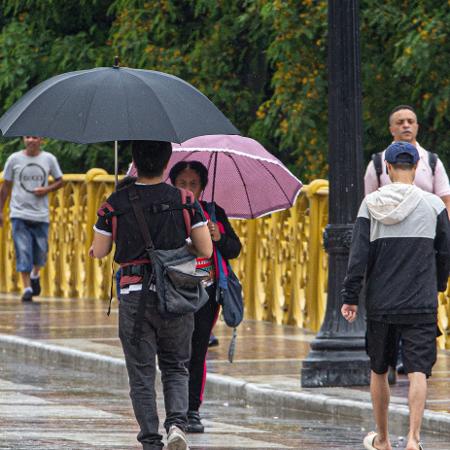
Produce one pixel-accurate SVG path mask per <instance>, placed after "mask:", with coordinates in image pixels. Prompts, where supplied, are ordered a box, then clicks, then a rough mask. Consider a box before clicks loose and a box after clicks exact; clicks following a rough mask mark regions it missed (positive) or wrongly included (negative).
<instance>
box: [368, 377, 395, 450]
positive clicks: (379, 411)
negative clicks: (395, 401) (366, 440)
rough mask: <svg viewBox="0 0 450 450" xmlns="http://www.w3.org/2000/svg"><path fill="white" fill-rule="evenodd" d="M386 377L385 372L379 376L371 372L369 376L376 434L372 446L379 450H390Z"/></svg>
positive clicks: (388, 398) (388, 392)
mask: <svg viewBox="0 0 450 450" xmlns="http://www.w3.org/2000/svg"><path fill="white" fill-rule="evenodd" d="M387 376H388V374H387V372H386V373H384V374H382V375H379V374H377V373H375V372H374V371H372V372H371V374H370V394H371V396H372V405H373V414H374V416H375V422H376V424H377V433H378V436H377V438H376V439H375V443H374V444H375V445H374V446H375V448H377V449H379V450H392V447H391V443H390V441H389V430H388V418H389V400H390V389H389V383H388V378H387Z"/></svg>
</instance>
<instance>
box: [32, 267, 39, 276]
mask: <svg viewBox="0 0 450 450" xmlns="http://www.w3.org/2000/svg"><path fill="white" fill-rule="evenodd" d="M40 270H41V266H33V271H32V272H31V275H32V276H33V278H38V277H39V271H40Z"/></svg>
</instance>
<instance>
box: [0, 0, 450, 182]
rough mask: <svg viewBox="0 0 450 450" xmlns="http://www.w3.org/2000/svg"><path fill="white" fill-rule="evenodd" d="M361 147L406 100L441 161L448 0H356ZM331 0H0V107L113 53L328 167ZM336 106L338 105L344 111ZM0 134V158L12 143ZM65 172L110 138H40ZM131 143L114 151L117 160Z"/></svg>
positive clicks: (308, 173)
mask: <svg viewBox="0 0 450 450" xmlns="http://www.w3.org/2000/svg"><path fill="white" fill-rule="evenodd" d="M360 20H361V57H362V81H363V114H364V116H363V119H364V152H365V156H366V160H368V159H369V157H370V154H371V153H373V152H376V151H380V150H382V149H383V148H384V147H385V146H386V145H387V144H388V143H389V133H388V130H387V115H388V112H389V111H390V110H391V109H392V108H393V107H394V106H395V105H397V104H403V103H406V104H411V105H413V106H414V107H415V108H416V110H417V112H418V116H419V122H420V126H421V129H420V135H419V138H420V139H419V140H420V142H421V144H422V145H423V146H425V147H426V148H429V149H430V150H433V151H435V152H438V153H439V155H440V157H441V159H442V160H443V161H444V163H445V164H446V166H447V167H449V164H450V127H449V117H448V113H447V112H448V104H449V95H450V87H449V83H450V79H449V73H450V70H449V69H450V59H449V58H448V55H449V54H450V52H449V51H450V40H449V39H448V36H447V35H448V32H449V31H448V29H449V27H448V24H449V23H450V0H449V1H442V0H440V1H437V0H424V1H413V0H402V1H399V0H385V1H383V2H379V1H378V0H377V1H375V0H361V2H360ZM326 43H327V2H326V1H321V0H318V1H313V0H272V1H268V0H239V1H238V0H158V1H142V0H116V1H106V0H76V1H74V0H65V1H64V2H61V1H59V0H46V1H43V0H0V112H3V111H5V110H6V109H7V108H8V107H9V106H11V105H12V104H13V103H14V102H15V101H16V100H17V99H19V98H20V97H21V96H22V95H23V94H24V93H25V92H26V91H27V90H28V89H29V88H31V87H32V86H34V85H36V84H37V83H38V82H40V81H43V80H45V79H47V78H49V77H51V76H53V75H56V74H59V73H63V72H67V71H71V70H80V69H87V68H91V67H95V66H110V65H112V62H113V58H114V55H116V54H118V55H119V56H120V60H121V65H123V66H130V67H139V68H145V69H155V70H161V71H165V72H169V73H172V74H174V75H177V76H180V77H182V78H183V79H185V80H187V81H189V82H190V83H192V84H193V85H194V86H196V87H197V88H198V89H200V90H201V91H202V92H204V93H205V94H206V95H207V96H208V97H210V98H211V99H212V100H213V101H214V102H215V103H216V105H217V106H218V107H219V108H220V109H221V110H222V111H223V112H224V113H225V114H226V115H227V116H228V117H229V118H230V119H231V120H232V121H233V123H234V124H235V125H236V126H237V127H238V128H239V129H240V130H241V131H242V132H243V133H244V134H245V135H248V136H251V137H253V138H255V139H258V140H259V141H260V142H261V143H263V144H264V145H265V146H266V147H267V148H268V149H269V150H270V151H271V152H272V153H274V154H275V155H277V156H278V157H279V158H280V159H281V160H282V161H283V162H284V163H285V164H287V165H288V166H289V168H290V169H291V170H293V171H294V172H295V173H296V174H297V175H298V176H300V177H301V179H302V180H303V181H305V182H308V181H310V180H312V179H314V178H317V177H326V173H327V162H326V161H327V68H326V50H327V49H326ZM342 114H345V111H343V112H342ZM20 145H21V142H20V139H8V140H7V139H3V140H1V141H0V165H3V163H4V161H5V160H6V158H7V156H8V155H9V154H10V153H11V152H13V151H15V150H17V149H18V148H20ZM46 148H47V149H49V150H50V151H52V152H54V153H55V154H56V155H57V157H58V158H59V160H60V163H61V165H62V167H63V170H64V171H65V172H67V173H77V172H78V173H79V172H85V171H86V170H88V169H89V168H91V167H104V168H105V169H107V170H108V171H110V172H111V171H112V170H113V151H112V145H111V144H101V145H90V146H83V145H75V144H70V143H63V142H60V141H47V142H46ZM129 160H130V155H129V154H125V153H122V154H121V155H120V167H121V170H122V171H123V170H125V168H126V167H127V164H128V162H129Z"/></svg>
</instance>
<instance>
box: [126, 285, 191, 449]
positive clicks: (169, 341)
mask: <svg viewBox="0 0 450 450" xmlns="http://www.w3.org/2000/svg"><path fill="white" fill-rule="evenodd" d="M139 301H140V292H132V293H130V294H127V295H122V296H121V299H120V306H119V337H120V340H121V342H122V347H123V351H124V354H125V361H126V365H127V371H128V378H129V382H130V397H131V402H132V404H133V410H134V414H135V416H136V420H137V421H138V423H139V426H140V429H141V431H140V432H139V434H138V436H137V439H138V441H139V442H141V443H142V445H143V448H144V450H157V449H158V450H159V449H161V448H162V447H163V443H162V441H161V439H162V436H161V435H160V434H159V433H158V427H159V419H158V412H157V408H156V392H155V376H156V363H155V356H156V355H157V356H158V364H159V368H160V369H161V380H162V384H163V391H164V405H165V409H166V420H165V422H164V427H165V429H166V430H167V431H168V429H169V427H170V426H171V425H176V426H177V427H179V428H181V429H182V430H184V429H185V427H186V424H187V416H186V412H187V409H188V380H189V378H188V371H187V369H186V366H187V364H188V362H189V357H190V347H191V345H190V344H191V338H192V331H193V329H194V315H193V314H186V315H184V316H182V317H179V318H176V319H170V320H164V319H163V318H161V316H160V315H159V313H158V311H157V308H156V294H155V293H154V292H149V293H148V298H146V299H145V301H146V302H148V305H147V308H146V313H145V320H144V323H143V326H142V335H141V340H140V342H139V345H133V344H132V343H131V338H132V336H133V327H134V322H135V319H136V312H137V309H138V305H139Z"/></svg>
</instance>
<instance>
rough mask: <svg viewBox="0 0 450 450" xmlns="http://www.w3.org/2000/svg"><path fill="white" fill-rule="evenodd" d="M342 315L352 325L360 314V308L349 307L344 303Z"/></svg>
mask: <svg viewBox="0 0 450 450" xmlns="http://www.w3.org/2000/svg"><path fill="white" fill-rule="evenodd" d="M341 313H342V315H343V316H344V318H345V320H347V321H349V322H350V323H351V322H353V321H354V320H356V316H357V313H358V306H356V305H347V304H346V303H344V304H343V305H342V308H341Z"/></svg>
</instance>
